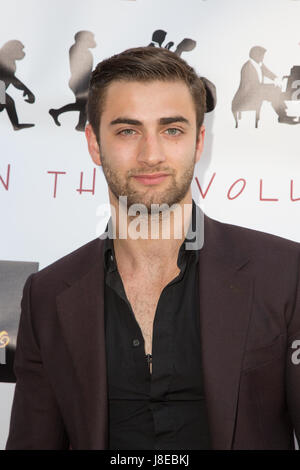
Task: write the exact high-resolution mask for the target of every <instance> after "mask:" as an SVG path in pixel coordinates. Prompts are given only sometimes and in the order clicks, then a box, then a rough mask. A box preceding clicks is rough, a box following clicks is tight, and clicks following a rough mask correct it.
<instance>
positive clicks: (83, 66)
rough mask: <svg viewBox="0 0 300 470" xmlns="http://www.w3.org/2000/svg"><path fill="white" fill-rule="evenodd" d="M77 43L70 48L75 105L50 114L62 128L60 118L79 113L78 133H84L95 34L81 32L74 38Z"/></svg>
mask: <svg viewBox="0 0 300 470" xmlns="http://www.w3.org/2000/svg"><path fill="white" fill-rule="evenodd" d="M74 39H75V43H74V44H73V45H72V46H71V47H70V51H69V60H70V70H71V78H70V80H69V87H70V88H71V90H72V91H73V93H74V95H75V98H76V101H75V103H70V104H66V105H65V106H62V107H61V108H59V109H53V108H52V109H50V110H49V114H50V115H51V116H52V117H53V119H54V122H55V124H56V125H57V126H60V125H61V124H60V122H59V120H58V116H59V115H60V114H62V113H66V112H69V111H79V119H78V124H77V126H76V127H75V129H76V130H77V131H84V129H85V124H86V121H87V114H86V102H87V97H88V87H89V81H90V75H91V72H92V70H93V55H92V53H91V52H90V51H89V49H90V48H94V47H96V46H97V44H96V42H95V40H94V34H93V33H91V32H90V31H79V32H78V33H76V34H75V36H74Z"/></svg>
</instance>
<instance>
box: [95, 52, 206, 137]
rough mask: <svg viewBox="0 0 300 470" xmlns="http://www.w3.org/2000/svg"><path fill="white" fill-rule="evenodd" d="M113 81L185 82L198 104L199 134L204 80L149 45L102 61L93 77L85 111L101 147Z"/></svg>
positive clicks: (178, 59) (174, 57)
mask: <svg viewBox="0 0 300 470" xmlns="http://www.w3.org/2000/svg"><path fill="white" fill-rule="evenodd" d="M113 80H125V81H141V82H147V81H153V80H162V81H178V80H181V81H183V82H185V83H186V85H187V86H188V88H189V90H190V93H191V96H192V98H193V101H194V104H195V111H196V126H197V135H198V130H199V129H200V126H201V125H202V123H203V120H204V113H205V111H206V89H205V86H204V83H203V81H202V79H201V78H200V77H199V76H198V75H197V74H196V72H195V70H194V69H193V68H192V67H190V66H189V65H188V64H187V62H186V61H185V60H183V59H181V57H179V56H178V55H177V54H175V53H174V52H172V51H170V50H168V49H164V48H156V47H153V46H146V47H135V48H132V49H127V50H125V51H123V52H121V53H120V54H115V55H113V56H112V57H109V58H108V59H105V60H103V61H102V62H99V64H98V65H97V66H96V68H95V69H94V71H93V72H92V74H91V78H90V85H89V92H88V100H87V107H86V110H87V117H88V120H89V122H90V124H91V126H92V128H93V131H94V133H95V135H96V137H97V141H98V144H99V128H100V119H101V114H102V112H103V110H104V103H105V96H106V91H107V88H108V86H109V84H110V83H111V82H112V81H113Z"/></svg>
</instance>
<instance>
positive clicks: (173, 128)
mask: <svg viewBox="0 0 300 470" xmlns="http://www.w3.org/2000/svg"><path fill="white" fill-rule="evenodd" d="M167 131H177V133H179V134H182V131H181V130H180V129H176V127H170V128H169V129H167ZM177 133H175V132H172V133H171V134H170V135H179V134H177Z"/></svg>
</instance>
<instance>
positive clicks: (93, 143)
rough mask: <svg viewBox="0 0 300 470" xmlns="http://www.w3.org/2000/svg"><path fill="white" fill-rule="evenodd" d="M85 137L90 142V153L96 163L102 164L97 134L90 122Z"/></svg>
mask: <svg viewBox="0 0 300 470" xmlns="http://www.w3.org/2000/svg"><path fill="white" fill-rule="evenodd" d="M84 132H85V137H86V140H87V144H88V149H89V154H90V156H91V157H92V159H93V162H94V163H95V164H96V165H101V156H100V149H99V145H98V142H97V138H96V135H95V133H94V131H93V128H92V126H91V124H90V123H88V124H87V125H86V126H85V131H84Z"/></svg>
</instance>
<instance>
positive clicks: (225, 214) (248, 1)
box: [0, 0, 300, 448]
mask: <svg viewBox="0 0 300 470" xmlns="http://www.w3.org/2000/svg"><path fill="white" fill-rule="evenodd" d="M0 7H1V18H2V19H5V21H2V22H1V29H0V48H1V47H2V46H3V45H4V44H5V43H7V41H10V40H18V41H21V42H22V44H23V45H24V52H25V54H26V55H25V57H24V59H22V60H18V61H17V63H16V65H17V69H16V77H18V79H19V80H21V81H22V82H23V83H24V84H25V85H26V86H27V87H28V88H29V89H30V90H31V91H32V92H33V94H34V95H35V102H34V103H32V104H30V103H27V102H25V101H24V97H23V96H22V91H21V90H18V89H16V88H14V87H13V86H12V85H10V87H9V88H8V90H7V92H8V93H9V94H10V96H11V97H12V98H13V99H14V101H15V106H16V110H17V114H18V117H19V122H20V123H34V124H35V126H34V127H31V128H28V129H21V130H18V131H15V130H14V129H13V127H12V124H11V122H10V120H9V118H8V115H7V112H6V110H5V109H4V110H3V111H2V112H1V113H0V145H1V147H0V203H1V206H0V207H1V232H0V234H1V235H0V236H1V243H0V260H16V261H37V262H39V269H42V268H43V267H45V266H47V265H48V264H50V263H52V262H54V261H55V260H57V259H58V258H60V257H62V256H64V255H65V254H67V253H69V252H71V251H73V250H74V249H76V248H78V247H79V246H81V245H83V244H84V243H86V242H88V241H89V240H91V239H93V238H95V237H96V236H97V235H99V234H100V233H101V232H102V231H103V230H104V228H105V225H106V223H107V220H108V217H109V215H107V217H105V218H102V219H101V218H100V217H99V216H98V215H97V207H98V206H99V204H100V203H103V202H109V200H108V193H107V185H106V181H105V178H104V175H103V173H102V169H101V168H97V169H96V171H95V189H94V193H91V192H82V193H81V194H80V192H79V191H78V189H79V187H80V175H81V172H82V174H83V187H84V189H91V187H92V181H93V174H94V169H95V166H94V164H93V162H92V160H91V158H90V156H89V154H88V151H87V145H86V141H85V136H84V133H83V132H80V131H76V130H75V126H76V124H77V121H78V113H77V112H70V113H65V114H62V115H61V116H60V118H59V119H60V122H61V127H58V126H56V125H55V123H54V121H53V119H52V117H51V116H50V115H49V109H50V108H59V107H60V106H63V105H64V104H67V103H70V102H74V100H75V99H74V95H73V93H72V91H71V90H70V88H69V86H68V81H69V79H70V68H69V49H70V47H71V46H72V44H74V35H75V34H76V33H77V32H78V31H82V30H87V31H91V32H92V33H93V34H94V37H95V41H96V44H97V46H96V47H95V48H93V49H90V52H91V53H92V54H93V58H94V67H95V65H96V64H97V63H98V62H99V61H101V60H102V59H104V58H106V57H109V56H111V55H113V54H115V53H117V52H121V51H122V50H124V49H127V48H130V47H137V46H146V45H148V44H149V43H150V42H151V38H152V34H153V32H154V31H155V30H158V29H161V30H164V31H165V32H166V33H167V35H166V40H165V42H164V44H162V47H164V46H165V44H166V43H168V42H169V41H172V42H174V44H175V46H174V47H176V45H177V44H178V43H180V42H181V41H182V40H183V39H184V38H190V39H192V40H194V41H196V47H195V48H194V49H193V50H192V51H189V52H183V53H182V55H181V57H182V58H183V59H185V60H187V62H188V63H189V64H190V65H192V66H193V67H194V68H195V69H196V71H197V72H198V73H199V74H200V75H201V76H205V77H207V78H208V79H209V80H210V81H212V82H213V83H214V84H215V86H216V89H217V106H216V108H215V110H214V111H213V112H211V113H209V114H207V115H206V117H205V122H204V124H205V125H206V137H205V150H204V152H203V154H202V157H201V160H200V161H199V163H197V165H196V168H195V179H194V181H193V185H192V190H193V197H194V199H195V201H196V202H197V203H198V204H199V205H200V206H201V207H202V208H203V209H204V211H205V212H206V213H207V214H208V215H209V216H210V217H212V218H215V219H218V220H221V221H224V222H229V223H233V224H237V225H242V226H246V227H250V228H255V229H258V230H261V231H264V232H269V233H274V234H276V235H280V236H282V237H286V238H289V239H292V240H295V241H299V242H300V224H299V223H298V215H299V210H300V209H299V208H300V174H299V169H300V146H299V140H300V139H299V138H300V132H299V130H300V124H295V125H291V124H286V123H279V122H278V121H277V115H276V114H275V112H274V110H273V108H272V106H271V104H270V102H267V101H264V102H263V103H262V107H261V113H260V121H259V124H258V128H255V126H254V125H255V113H254V111H248V112H245V113H243V114H242V118H241V120H240V121H239V126H238V128H235V121H234V118H233V114H232V112H231V102H232V99H233V96H234V95H235V93H236V91H237V89H238V86H239V83H240V73H241V68H242V66H243V64H244V63H245V62H246V61H247V60H248V59H249V50H250V49H251V48H252V47H253V46H255V45H259V46H262V47H264V48H265V49H266V54H265V57H264V64H265V65H266V66H267V67H268V68H269V69H270V70H271V71H272V72H273V73H274V74H275V75H277V76H278V77H279V78H281V77H283V76H285V75H289V74H290V70H291V68H292V67H294V66H297V65H298V66H299V65H300V28H299V24H300V1H297V0H263V1H261V0H243V1H241V0H186V1H185V2H182V0H85V1H84V2H82V1H78V0H63V1H61V0H59V1H58V0H51V1H50V0H43V1H38V0H25V1H24V2H20V1H18V0H10V1H9V2H7V1H2V0H1V1H0ZM171 50H173V49H172V48H171ZM0 79H1V77H0ZM266 83H272V82H271V81H268V80H266ZM283 91H284V81H283ZM299 103H300V101H299V102H298V103H296V104H299ZM298 110H299V114H298V116H299V115H300V109H299V107H298ZM295 116H296V117H297V114H296V115H295ZM8 171H9V181H8V180H7V176H8ZM49 171H50V172H53V171H56V172H64V173H63V174H60V175H58V179H57V187H56V197H54V174H51V173H48V172H49ZM239 179H243V180H244V181H241V182H240V183H237V184H236V186H235V188H233V189H232V193H231V196H234V195H236V194H237V193H238V192H239V190H240V189H241V184H242V183H243V184H245V187H244V190H243V191H242V192H241V194H240V195H239V196H238V197H236V198H234V199H229V198H228V195H227V193H228V190H229V188H230V187H231V185H232V184H233V183H234V182H235V181H237V180H239ZM291 181H293V194H291ZM198 183H199V185H198ZM199 186H200V187H201V190H202V194H204V193H205V191H206V190H207V192H206V195H205V198H203V196H202V195H201V192H200V191H199ZM263 199H276V200H263ZM292 199H296V200H292ZM297 199H298V200H297ZM0 367H1V366H0ZM13 392H14V384H5V383H1V384H0V416H1V418H0V419H1V421H0V448H4V446H5V442H6V438H7V434H8V426H9V418H10V411H11V404H12V398H13Z"/></svg>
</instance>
